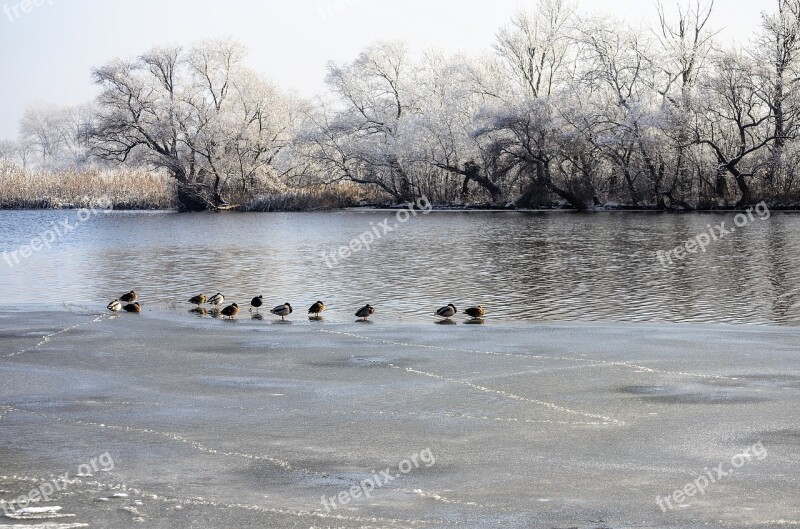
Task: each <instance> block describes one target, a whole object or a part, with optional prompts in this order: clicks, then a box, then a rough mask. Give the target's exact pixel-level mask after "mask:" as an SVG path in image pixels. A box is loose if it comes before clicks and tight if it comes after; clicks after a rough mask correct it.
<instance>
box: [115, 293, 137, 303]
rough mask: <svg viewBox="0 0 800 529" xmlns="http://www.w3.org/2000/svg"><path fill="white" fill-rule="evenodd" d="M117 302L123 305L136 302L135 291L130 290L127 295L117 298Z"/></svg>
mask: <svg viewBox="0 0 800 529" xmlns="http://www.w3.org/2000/svg"><path fill="white" fill-rule="evenodd" d="M119 300H120V301H122V302H124V303H133V302H134V301H136V291H134V290H131V291H130V292H128V293H127V294H123V295H121V296H120V297H119Z"/></svg>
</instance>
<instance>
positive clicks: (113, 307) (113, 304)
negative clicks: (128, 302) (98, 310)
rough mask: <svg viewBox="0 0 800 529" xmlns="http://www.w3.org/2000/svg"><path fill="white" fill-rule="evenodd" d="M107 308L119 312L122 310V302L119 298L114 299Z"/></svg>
mask: <svg viewBox="0 0 800 529" xmlns="http://www.w3.org/2000/svg"><path fill="white" fill-rule="evenodd" d="M106 308H107V309H108V310H110V311H111V312H119V311H120V310H122V303H120V302H119V300H118V299H115V300H114V301H112V302H111V303H109V304H108V307H106Z"/></svg>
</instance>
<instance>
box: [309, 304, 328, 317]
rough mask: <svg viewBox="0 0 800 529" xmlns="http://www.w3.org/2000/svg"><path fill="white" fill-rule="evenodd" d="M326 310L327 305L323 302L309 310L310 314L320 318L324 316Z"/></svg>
mask: <svg viewBox="0 0 800 529" xmlns="http://www.w3.org/2000/svg"><path fill="white" fill-rule="evenodd" d="M324 310H325V304H324V303H323V302H321V301H317V302H316V303H314V304H313V305H311V307H310V308H309V309H308V313H309V314H311V315H313V316H315V317H317V318H319V315H320V314H322V311H324Z"/></svg>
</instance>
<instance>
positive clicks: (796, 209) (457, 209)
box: [0, 204, 800, 215]
mask: <svg viewBox="0 0 800 529" xmlns="http://www.w3.org/2000/svg"><path fill="white" fill-rule="evenodd" d="M406 207H407V206H406V205H403V204H392V205H377V204H375V205H364V206H346V207H340V208H319V209H305V210H297V209H275V210H257V209H246V210H239V209H225V210H206V211H181V210H179V209H176V208H171V209H159V208H119V207H112V208H111V211H121V212H154V213H157V212H162V213H181V214H193V213H219V214H223V213H225V214H227V213H232V214H245V213H327V212H331V213H336V212H342V211H351V212H358V211H398V210H402V209H405V208H406ZM749 207H752V206H748V207H741V208H736V207H729V208H714V209H658V208H655V207H652V208H646V207H642V208H634V207H627V206H594V207H590V208H588V209H586V210H583V211H578V210H576V209H573V208H567V207H549V208H547V207H543V208H537V209H529V208H498V207H491V206H437V205H433V206H432V208H431V209H430V210H429V212H441V213H574V214H579V215H584V214H587V215H588V214H594V213H656V214H677V215H690V214H693V213H701V214H708V213H711V214H725V213H740V212H744V211H747V209H748V208H749ZM768 208H769V210H770V211H772V212H780V213H800V206H781V205H777V206H770V205H768ZM80 209H85V208H82V207H77V206H75V207H42V208H9V207H0V213H2V212H5V211H77V210H80Z"/></svg>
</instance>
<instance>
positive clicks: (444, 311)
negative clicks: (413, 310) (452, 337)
mask: <svg viewBox="0 0 800 529" xmlns="http://www.w3.org/2000/svg"><path fill="white" fill-rule="evenodd" d="M457 312H458V309H457V308H456V306H455V305H453V304H452V303H450V304H448V305H447V306H446V307H442V308H441V309H439V310H437V311H436V315H437V316H440V317H442V318H444V319H446V320H449V319H450V318H452V317H453V316H454V315H455V314H456V313H457Z"/></svg>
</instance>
